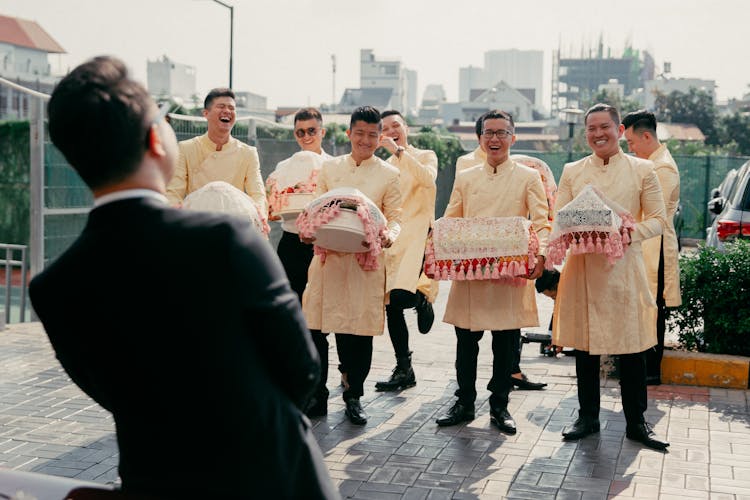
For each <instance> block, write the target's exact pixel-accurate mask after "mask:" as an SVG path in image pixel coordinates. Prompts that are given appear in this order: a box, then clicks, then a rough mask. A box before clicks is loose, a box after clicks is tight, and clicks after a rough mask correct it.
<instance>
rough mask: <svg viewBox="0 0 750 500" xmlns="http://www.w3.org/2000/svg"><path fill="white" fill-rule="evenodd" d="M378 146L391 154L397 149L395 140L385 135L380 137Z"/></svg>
mask: <svg viewBox="0 0 750 500" xmlns="http://www.w3.org/2000/svg"><path fill="white" fill-rule="evenodd" d="M379 146H380V147H381V148H385V149H387V150H388V152H389V153H391V154H394V153H395V152H396V150H397V149H398V144H396V141H394V140H393V138H392V137H387V136H385V135H384V136H381V137H380V144H379Z"/></svg>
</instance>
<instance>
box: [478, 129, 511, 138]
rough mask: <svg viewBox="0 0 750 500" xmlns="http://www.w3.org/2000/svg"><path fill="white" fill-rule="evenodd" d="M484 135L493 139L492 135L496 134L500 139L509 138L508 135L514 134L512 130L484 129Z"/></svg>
mask: <svg viewBox="0 0 750 500" xmlns="http://www.w3.org/2000/svg"><path fill="white" fill-rule="evenodd" d="M482 135H486V136H487V138H488V139H492V136H493V135H494V136H495V137H497V138H498V139H507V138H508V137H510V136H512V135H513V131H512V130H503V129H500V130H483V131H482Z"/></svg>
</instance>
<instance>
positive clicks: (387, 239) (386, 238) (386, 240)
mask: <svg viewBox="0 0 750 500" xmlns="http://www.w3.org/2000/svg"><path fill="white" fill-rule="evenodd" d="M391 245H393V240H392V239H391V235H390V234H388V233H385V234H381V235H380V246H381V247H383V248H391Z"/></svg>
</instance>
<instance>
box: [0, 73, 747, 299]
mask: <svg viewBox="0 0 750 500" xmlns="http://www.w3.org/2000/svg"><path fill="white" fill-rule="evenodd" d="M2 85H5V86H9V87H12V88H13V89H14V90H15V91H18V92H23V93H25V94H26V95H27V96H28V102H29V107H30V122H29V148H30V159H29V165H28V172H29V186H28V188H29V193H30V195H29V199H30V222H29V233H30V236H29V249H28V255H27V257H28V265H29V267H30V274H31V276H34V275H35V274H37V273H38V272H40V271H41V270H42V269H43V268H44V266H45V264H46V263H48V262H50V261H52V260H54V259H55V258H57V256H59V255H60V254H61V253H62V252H63V251H64V250H65V249H66V248H68V247H69V246H70V244H71V243H72V242H73V240H74V239H75V238H76V237H77V236H78V235H79V234H80V232H81V230H82V229H83V227H84V225H85V223H86V218H87V214H88V211H89V210H90V207H91V206H92V205H93V198H92V195H91V193H90V191H89V189H88V188H87V187H86V186H85V184H84V183H83V182H82V181H81V179H80V177H79V176H78V174H76V172H75V171H74V170H73V169H72V168H71V167H70V166H69V165H68V164H67V162H66V161H65V158H64V157H63V156H62V154H61V153H60V152H59V151H58V150H57V149H56V148H55V147H54V146H53V145H52V144H51V143H50V142H49V137H48V134H47V131H46V102H47V100H48V99H49V96H47V95H46V94H42V93H39V92H36V91H33V90H30V89H25V88H23V87H20V86H18V85H17V84H14V83H13V82H9V81H7V80H3V79H2V78H0V86H2ZM170 118H171V124H172V127H173V128H174V130H175V132H176V135H177V137H178V139H180V140H184V139H188V138H191V137H195V136H196V135H199V134H202V133H204V132H205V127H206V126H205V120H203V119H202V118H189V119H186V118H185V117H182V116H172V115H170ZM264 122H265V123H264ZM259 124H260V125H264V126H259ZM274 128H289V127H288V126H283V125H279V124H276V123H273V122H266V121H265V120H262V119H253V118H247V119H243V118H241V119H239V120H238V122H237V124H236V125H235V130H234V131H233V134H234V135H235V136H236V137H237V138H238V139H240V140H242V141H244V142H246V143H248V144H251V145H254V146H256V147H257V148H258V154H259V157H260V162H261V172H262V174H263V177H264V178H266V177H267V176H268V175H269V174H270V173H271V171H272V170H273V168H274V167H275V165H276V164H277V163H278V162H279V161H281V160H283V159H285V158H288V157H289V156H291V155H292V154H293V153H294V152H296V151H297V150H298V146H297V144H296V142H295V141H294V140H290V139H279V138H278V137H277V136H279V135H283V134H274V133H273V130H274ZM269 131H270V132H269ZM324 148H325V149H326V151H328V152H330V153H331V154H334V155H337V154H343V153H346V152H347V151H348V148H346V147H341V146H339V147H338V148H337V147H336V145H335V144H334V143H333V142H332V141H330V140H328V141H326V143H325V144H324ZM513 153H525V154H529V155H531V156H536V157H538V158H540V159H542V160H544V161H545V162H547V164H548V165H549V166H550V168H551V169H552V171H553V173H554V174H555V177H556V178H557V179H559V178H560V174H561V173H562V168H563V166H564V164H565V163H566V162H568V161H570V160H571V159H573V160H575V159H578V158H579V157H580V156H581V155H573V156H571V155H569V153H565V152H538V151H520V150H516V151H513ZM675 160H676V161H677V164H678V166H679V169H680V175H681V183H682V196H681V198H682V204H683V213H684V218H685V231H684V233H683V236H685V237H690V238H700V239H702V238H704V237H705V226H706V223H707V221H708V220H709V217H708V211H707V202H708V201H709V200H708V197H709V195H710V190H711V189H712V188H713V187H715V186H717V185H718V184H719V183H720V182H721V180H722V179H723V177H724V175H726V172H728V171H729V170H730V169H731V168H736V167H738V166H739V165H741V164H742V163H743V162H744V161H746V160H747V158H734V157H711V156H675ZM454 169H455V166H454V165H440V171H439V173H438V179H437V184H438V194H437V200H436V213H437V214H438V215H440V214H442V213H443V212H444V210H445V206H446V205H447V203H448V198H449V195H450V192H451V189H452V187H453V179H454V177H455V175H454V172H455V170H454ZM2 183H3V180H2V179H0V184H2ZM8 243H17V242H8ZM24 294H25V292H24Z"/></svg>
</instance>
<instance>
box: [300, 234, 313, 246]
mask: <svg viewBox="0 0 750 500" xmlns="http://www.w3.org/2000/svg"><path fill="white" fill-rule="evenodd" d="M299 240H300V241H301V242H302V243H305V244H306V245H312V244H313V242H314V241H315V236H312V237H310V238H305V237H304V236H302V235H300V237H299Z"/></svg>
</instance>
